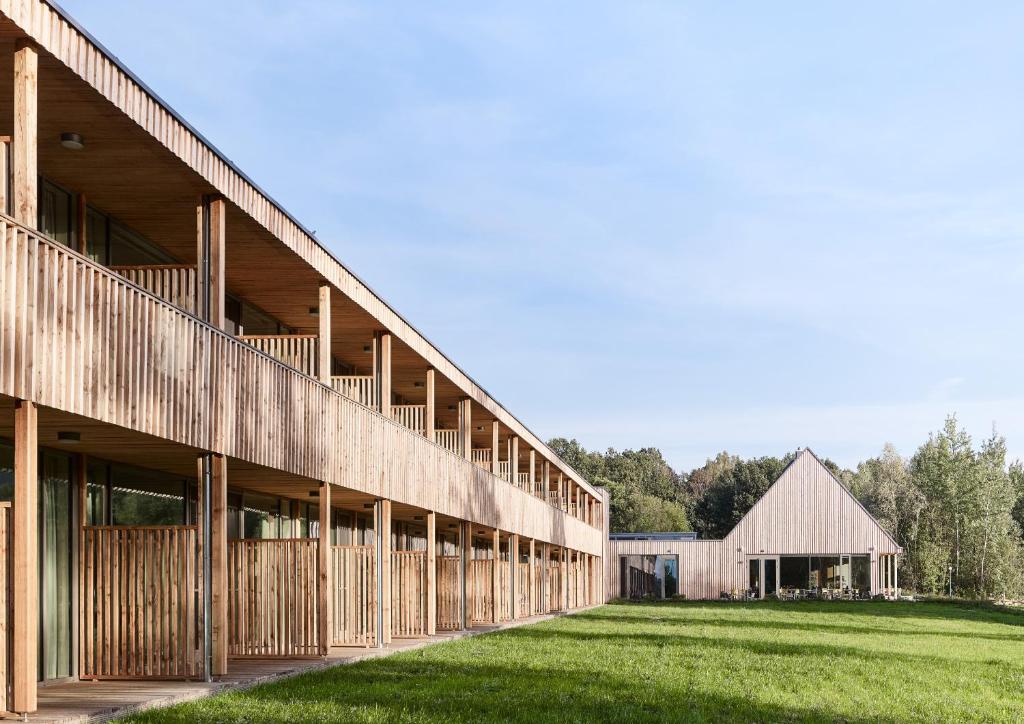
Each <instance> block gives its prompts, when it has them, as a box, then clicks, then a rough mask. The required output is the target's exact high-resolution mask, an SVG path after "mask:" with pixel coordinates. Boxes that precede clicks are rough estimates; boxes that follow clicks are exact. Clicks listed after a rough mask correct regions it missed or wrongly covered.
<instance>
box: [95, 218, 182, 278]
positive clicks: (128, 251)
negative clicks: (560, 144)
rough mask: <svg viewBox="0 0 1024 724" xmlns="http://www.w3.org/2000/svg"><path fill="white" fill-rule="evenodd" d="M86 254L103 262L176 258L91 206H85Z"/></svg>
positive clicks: (161, 261) (115, 263)
mask: <svg viewBox="0 0 1024 724" xmlns="http://www.w3.org/2000/svg"><path fill="white" fill-rule="evenodd" d="M85 226H86V231H85V246H86V254H88V256H89V258H91V259H93V260H94V261H96V262H99V263H100V264H105V265H107V266H148V265H152V264H175V263H177V260H176V259H175V258H174V257H173V256H171V255H170V254H168V253H167V252H165V251H164V250H163V249H161V248H160V247H159V246H157V245H156V244H154V243H153V242H151V241H150V240H149V239H147V238H146V237H144V236H143V235H142V234H139V233H138V232H137V231H134V230H133V229H130V228H128V227H127V226H125V225H124V224H122V223H120V222H118V221H117V220H115V219H113V218H111V217H109V216H107V215H106V214H104V213H103V212H102V211H100V210H98V209H95V208H93V207H91V206H90V207H88V208H87V209H86V217H85Z"/></svg>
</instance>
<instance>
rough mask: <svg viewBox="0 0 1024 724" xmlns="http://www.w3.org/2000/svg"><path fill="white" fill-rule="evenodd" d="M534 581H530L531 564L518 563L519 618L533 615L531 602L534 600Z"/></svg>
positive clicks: (517, 606) (517, 600)
mask: <svg viewBox="0 0 1024 724" xmlns="http://www.w3.org/2000/svg"><path fill="white" fill-rule="evenodd" d="M532 585H533V581H531V580H530V564H529V563H517V564H516V602H517V605H516V610H517V611H518V612H519V618H525V617H526V616H529V615H531V614H532V611H530V601H531V600H532V595H531V593H532V592H531V586H532Z"/></svg>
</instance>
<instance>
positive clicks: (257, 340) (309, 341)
mask: <svg viewBox="0 0 1024 724" xmlns="http://www.w3.org/2000/svg"><path fill="white" fill-rule="evenodd" d="M239 339H240V340H242V341H243V342H245V343H246V344H250V345H252V346H253V347H255V348H256V349H258V350H259V351H260V352H263V353H264V354H267V355H270V356H271V357H273V358H274V359H276V360H277V361H278V362H281V363H283V364H286V365H288V366H289V367H293V368H295V369H297V370H298V371H299V372H301V373H302V374H304V375H309V376H310V377H316V376H317V374H318V370H317V368H318V367H319V364H318V359H319V358H318V355H319V351H318V350H319V338H318V337H317V336H316V335H315V334H261V335H242V336H239Z"/></svg>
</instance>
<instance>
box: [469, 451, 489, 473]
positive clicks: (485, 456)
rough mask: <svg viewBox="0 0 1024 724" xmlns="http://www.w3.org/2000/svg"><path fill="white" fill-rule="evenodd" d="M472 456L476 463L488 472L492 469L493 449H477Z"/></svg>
mask: <svg viewBox="0 0 1024 724" xmlns="http://www.w3.org/2000/svg"><path fill="white" fill-rule="evenodd" d="M470 454H471V456H472V458H471V459H472V461H473V462H474V463H476V464H477V465H479V466H480V467H482V468H485V469H486V470H490V469H491V449H490V448H489V447H475V448H473V451H472V452H471V453H470Z"/></svg>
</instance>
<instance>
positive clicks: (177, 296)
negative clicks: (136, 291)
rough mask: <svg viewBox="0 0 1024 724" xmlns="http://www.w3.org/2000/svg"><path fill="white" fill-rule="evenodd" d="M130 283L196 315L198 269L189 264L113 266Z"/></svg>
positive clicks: (113, 269)
mask: <svg viewBox="0 0 1024 724" xmlns="http://www.w3.org/2000/svg"><path fill="white" fill-rule="evenodd" d="M110 270H111V271H114V272H117V273H118V274H120V275H121V276H123V277H124V278H125V279H127V280H128V281H130V282H134V283H135V284H138V285H139V286H140V287H142V288H143V289H145V290H146V291H147V292H150V293H151V294H155V295H156V296H158V297H160V298H161V299H163V300H164V301H165V302H170V303H171V304H173V305H175V306H176V307H178V308H179V309H181V310H183V311H185V312H188V313H189V314H195V313H196V268H195V267H194V266H189V265H187V264H154V265H145V266H112V267H110Z"/></svg>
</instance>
